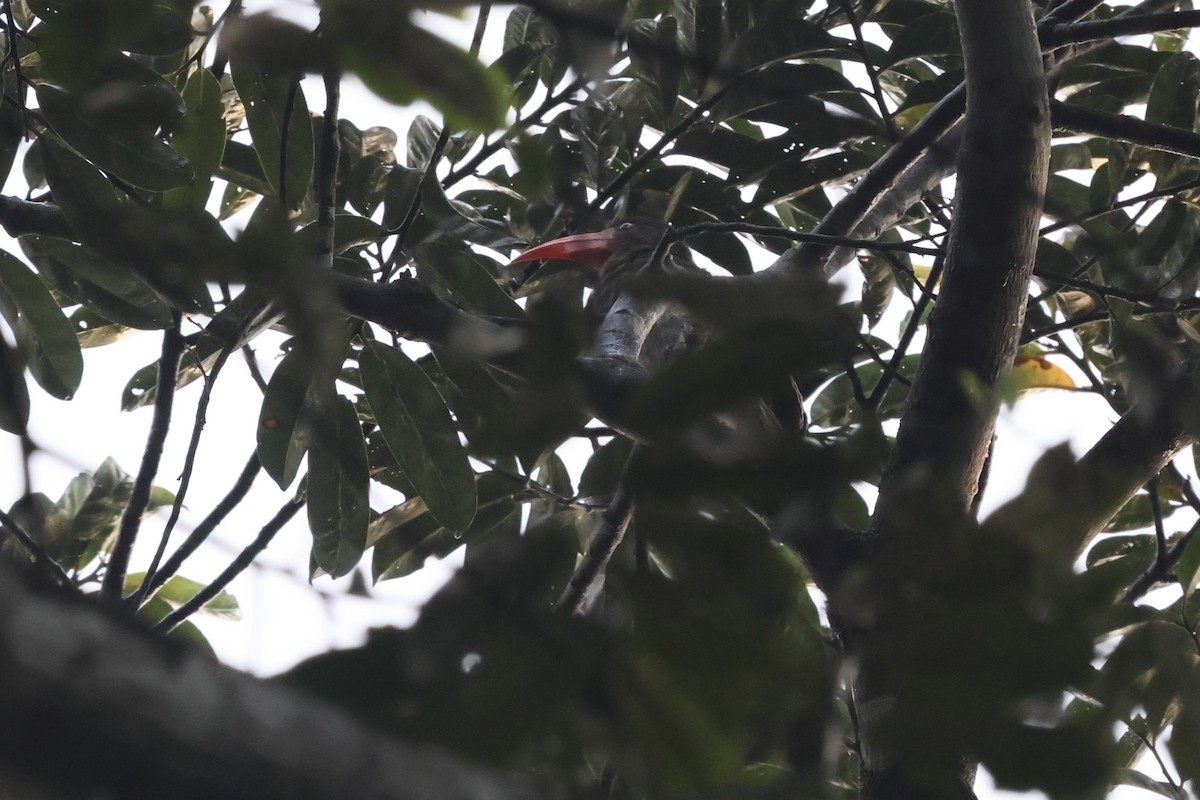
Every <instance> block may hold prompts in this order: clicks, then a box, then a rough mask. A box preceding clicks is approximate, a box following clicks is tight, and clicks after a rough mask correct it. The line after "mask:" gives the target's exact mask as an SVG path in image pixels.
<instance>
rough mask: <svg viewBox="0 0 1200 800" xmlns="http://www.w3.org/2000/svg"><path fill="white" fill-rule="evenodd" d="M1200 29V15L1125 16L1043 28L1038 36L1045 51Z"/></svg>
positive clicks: (1196, 12) (1186, 12)
mask: <svg viewBox="0 0 1200 800" xmlns="http://www.w3.org/2000/svg"><path fill="white" fill-rule="evenodd" d="M1198 25H1200V11H1172V12H1168V13H1165V14H1136V15H1122V16H1118V17H1113V18H1111V19H1093V20H1087V21H1086V22H1075V23H1067V24H1062V23H1060V24H1054V25H1047V26H1042V27H1041V28H1040V29H1039V30H1038V35H1039V38H1040V40H1041V43H1042V47H1047V48H1049V47H1061V46H1062V45H1064V44H1078V43H1079V42H1091V41H1096V40H1098V39H1114V38H1116V37H1118V36H1138V35H1142V34H1147V33H1162V32H1163V31H1173V30H1180V29H1181V28H1195V27H1196V26H1198Z"/></svg>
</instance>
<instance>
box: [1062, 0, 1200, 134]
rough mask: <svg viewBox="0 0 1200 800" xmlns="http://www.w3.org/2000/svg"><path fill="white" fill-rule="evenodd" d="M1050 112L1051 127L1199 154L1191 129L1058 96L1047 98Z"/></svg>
mask: <svg viewBox="0 0 1200 800" xmlns="http://www.w3.org/2000/svg"><path fill="white" fill-rule="evenodd" d="M1198 13H1200V12H1198ZM1050 113H1051V117H1052V119H1053V120H1054V129H1055V130H1060V131H1071V132H1074V133H1091V134H1095V135H1097V136H1103V137H1106V138H1108V139H1116V140H1117V141H1121V142H1129V143H1130V144H1138V145H1142V146H1143V147H1150V148H1153V149H1155V150H1165V151H1166V152H1168V153H1176V154H1177V155H1181V156H1191V157H1192V158H1200V134H1197V133H1193V132H1192V131H1185V130H1183V129H1182V128H1176V127H1174V126H1171V125H1160V124H1158V123H1155V122H1147V121H1146V120H1144V119H1139V118H1138V117H1131V116H1128V115H1126V114H1109V113H1106V112H1103V111H1096V110H1094V109H1090V108H1084V107H1083V106H1077V105H1072V104H1070V103H1064V102H1062V101H1059V100H1053V101H1051V103H1050Z"/></svg>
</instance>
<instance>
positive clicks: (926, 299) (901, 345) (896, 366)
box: [867, 256, 943, 410]
mask: <svg viewBox="0 0 1200 800" xmlns="http://www.w3.org/2000/svg"><path fill="white" fill-rule="evenodd" d="M942 263H943V259H942V258H941V256H939V257H938V258H937V260H936V261H934V262H933V268H932V269H930V270H929V280H927V281H926V285H928V286H933V285H935V284H936V283H937V280H938V277H939V276H940V275H941V274H942ZM932 299H933V293H932V292H929V291H926V292H922V293H921V296H920V297H919V298H917V302H916V303H914V304H913V312H912V317H911V318H910V319H909V321H908V325H906V326H905V328H904V332H903V333H902V334H901V335H900V341H899V342H897V343H896V349H895V351H893V352H892V360H891V361H890V362H889V364H890V367H891V368H890V369H888V370H885V371H884V373H883V374H882V375H881V376H880V377H879V383H877V384H875V388H874V389H872V390H871V396H870V397H868V398H867V403H868V405H867V410H873V409H875V408H878V407H879V404H880V403H881V402H883V398H884V395H885V394H886V393H887V390H888V387H889V386H891V382H892V376H893V375H899V374H900V362H901V361H903V360H904V357H905V355H907V354H908V346H909V345H910V344H912V340H913V337H914V336H916V333H917V329H918V328H919V327H920V326H921V317H923V316H924V315H925V309H926V307H928V305H929V303H930V302H931V301H932Z"/></svg>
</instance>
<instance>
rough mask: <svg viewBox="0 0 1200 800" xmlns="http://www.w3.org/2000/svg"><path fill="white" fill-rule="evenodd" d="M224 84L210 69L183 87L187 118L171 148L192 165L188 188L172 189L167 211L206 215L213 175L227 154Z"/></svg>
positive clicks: (166, 200) (194, 75) (196, 74)
mask: <svg viewBox="0 0 1200 800" xmlns="http://www.w3.org/2000/svg"><path fill="white" fill-rule="evenodd" d="M222 94H223V93H222V91H221V84H220V83H219V82H218V81H217V79H216V78H215V77H213V74H212V73H211V72H210V71H208V70H207V69H198V70H196V71H195V72H194V73H192V76H191V77H190V78H188V82H187V84H186V85H185V86H184V87H183V101H184V102H185V103H186V104H187V114H185V115H184V117H183V119H182V120H180V122H179V125H178V126H177V127H176V128H175V132H174V134H172V136H171V146H172V147H174V148H175V150H176V151H178V152H179V154H180V155H182V156H183V157H185V158H186V159H187V160H188V161H189V162H190V163H191V165H192V179H191V182H190V183H189V184H188V185H187V186H181V187H179V188H178V189H172V190H171V191H169V192H167V193H166V195H164V197H163V205H165V206H166V207H168V208H192V209H195V210H197V211H203V210H204V206H205V204H206V203H207V202H208V196H209V194H210V193H211V192H212V175H213V174H214V173H215V172H216V171H217V169H218V168H219V167H220V166H221V159H222V157H223V156H224V154H225V119H224V111H225V106H224V103H223V102H222Z"/></svg>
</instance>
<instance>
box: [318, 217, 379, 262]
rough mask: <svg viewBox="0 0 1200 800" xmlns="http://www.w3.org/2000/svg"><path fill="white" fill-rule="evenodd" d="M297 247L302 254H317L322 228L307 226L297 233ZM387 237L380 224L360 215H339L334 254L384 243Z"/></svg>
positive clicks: (335, 224) (334, 230)
mask: <svg viewBox="0 0 1200 800" xmlns="http://www.w3.org/2000/svg"><path fill="white" fill-rule="evenodd" d="M296 236H297V243H296V244H297V246H298V247H299V248H301V252H309V253H315V252H316V248H317V240H318V237H319V236H320V226H319V225H318V223H316V222H311V223H309V224H308V225H305V226H304V227H303V228H301V229H300V230H299V231H297V232H296ZM386 236H387V231H386V230H384V229H383V228H382V227H381V226H380V225H379V223H377V222H373V221H372V220H370V219H369V218H367V217H360V216H359V215H358V214H338V215H336V216H335V217H334V226H333V254H334V255H335V256H338V255H341V254H342V253H344V252H346V251H347V250H352V249H354V248H356V247H362V246H363V245H367V244H371V243H373V242H378V241H382V240H383V239H384V238H385V237H386Z"/></svg>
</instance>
